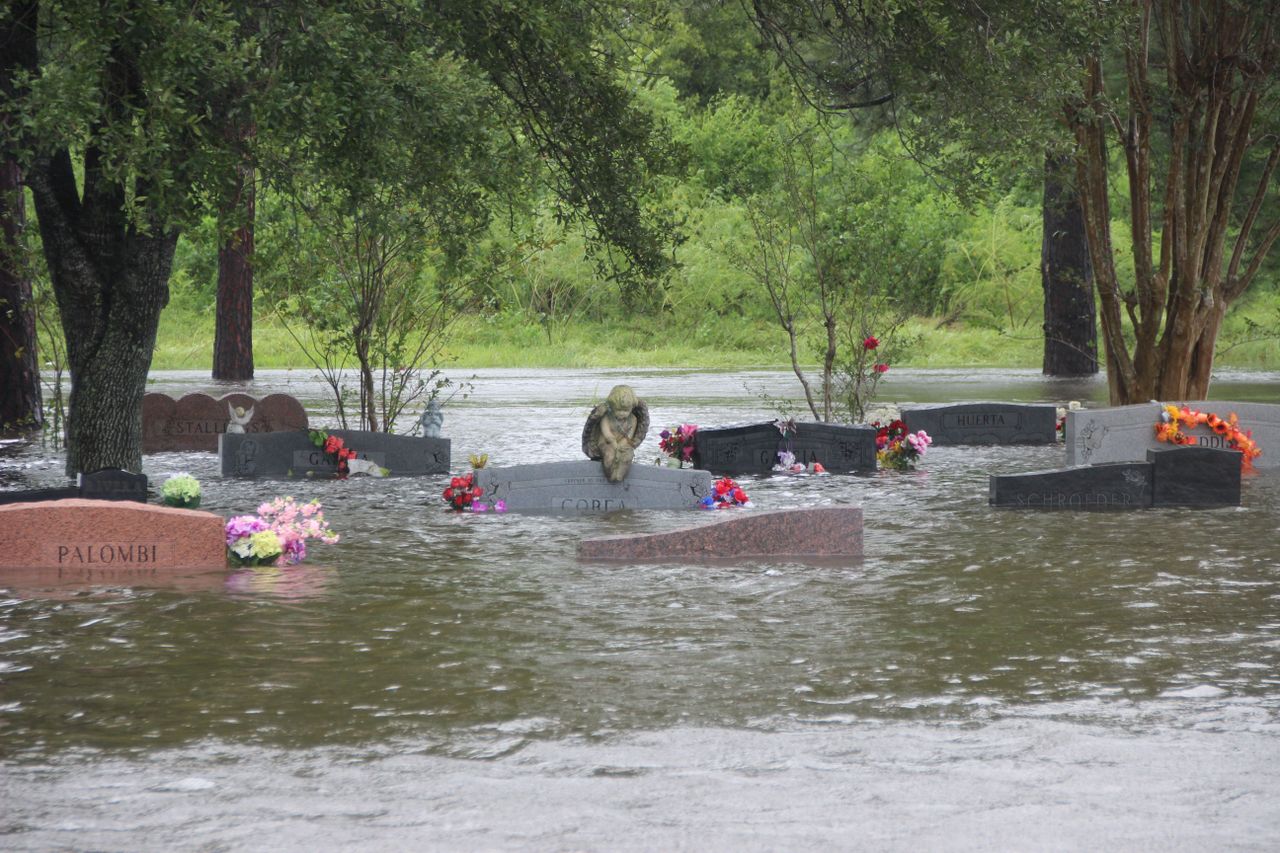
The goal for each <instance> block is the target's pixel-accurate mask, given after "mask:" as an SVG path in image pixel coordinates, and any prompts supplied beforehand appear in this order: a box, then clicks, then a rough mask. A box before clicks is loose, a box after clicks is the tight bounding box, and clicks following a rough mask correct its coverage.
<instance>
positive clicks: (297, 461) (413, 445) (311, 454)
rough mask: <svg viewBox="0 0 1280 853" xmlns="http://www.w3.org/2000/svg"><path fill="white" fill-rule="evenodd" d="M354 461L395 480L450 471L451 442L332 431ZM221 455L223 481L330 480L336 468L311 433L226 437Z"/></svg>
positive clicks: (360, 432)
mask: <svg viewBox="0 0 1280 853" xmlns="http://www.w3.org/2000/svg"><path fill="white" fill-rule="evenodd" d="M328 433H329V435H336V436H338V437H339V438H341V439H342V440H343V442H344V443H345V444H346V446H347V447H348V448H350V449H352V450H354V451H355V452H356V458H358V459H367V460H369V461H370V462H372V463H374V464H375V465H377V466H378V467H380V468H386V469H388V470H389V471H390V473H391V476H393V477H397V476H399V477H415V476H424V475H428V474H447V473H448V472H449V456H450V439H447V438H418V437H414V436H409V435H393V434H391V433H384V432H367V431H364V430H347V429H334V430H329V431H328ZM218 456H219V461H220V462H221V463H222V476H224V477H294V478H297V477H332V476H334V475H335V474H337V470H338V469H337V466H336V465H335V464H334V463H333V462H332V461H330V459H329V456H328V454H326V453H324V451H322V450H321V449H320V448H319V447H316V446H315V444H314V443H313V442H312V441H311V436H310V434H309V433H307V432H269V433H255V434H248V433H244V434H237V433H223V434H222V435H221V436H219V439H218Z"/></svg>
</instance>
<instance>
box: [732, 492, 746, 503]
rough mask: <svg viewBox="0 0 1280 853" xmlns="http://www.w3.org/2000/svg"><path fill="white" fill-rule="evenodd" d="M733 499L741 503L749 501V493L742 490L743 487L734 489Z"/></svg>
mask: <svg viewBox="0 0 1280 853" xmlns="http://www.w3.org/2000/svg"><path fill="white" fill-rule="evenodd" d="M733 499H734V500H735V501H737V502H738V503H740V504H744V503H746V502H747V493H746V492H744V491H742V489H734V490H733Z"/></svg>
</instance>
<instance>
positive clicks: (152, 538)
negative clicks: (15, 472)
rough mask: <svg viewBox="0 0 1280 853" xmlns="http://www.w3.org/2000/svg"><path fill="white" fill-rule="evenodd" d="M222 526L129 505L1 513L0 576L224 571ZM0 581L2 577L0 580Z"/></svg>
mask: <svg viewBox="0 0 1280 853" xmlns="http://www.w3.org/2000/svg"><path fill="white" fill-rule="evenodd" d="M226 561H227V545H226V534H225V530H224V521H223V518H222V517H221V516H219V515H215V514H213V513H210V512H201V511H199V510H191V509H175V508H173V507H167V506H157V505H154V504H140V503H136V502H134V501H101V500H87V499H84V498H68V499H64V500H58V501H47V502H41V503H17V504H7V505H4V506H0V570H3V569H4V568H14V569H56V570H59V572H60V574H59V575H58V577H59V578H62V579H66V578H67V577H69V576H70V575H68V574H67V573H73V572H80V573H82V574H83V575H84V577H85V578H86V579H91V578H92V577H93V573H95V572H96V573H98V574H99V576H101V573H103V572H108V571H109V572H113V573H115V574H116V576H118V577H124V576H125V573H128V572H135V573H136V572H142V573H150V572H154V571H157V570H167V569H182V568H192V569H204V568H217V567H225V566H226ZM2 576H3V575H2V574H0V577H2Z"/></svg>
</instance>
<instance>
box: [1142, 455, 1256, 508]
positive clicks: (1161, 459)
mask: <svg viewBox="0 0 1280 853" xmlns="http://www.w3.org/2000/svg"><path fill="white" fill-rule="evenodd" d="M1147 461H1148V462H1150V463H1151V465H1152V467H1153V470H1152V484H1153V489H1154V491H1153V493H1152V505H1153V506H1239V505H1240V451H1239V450H1217V449H1215V448H1212V447H1191V446H1184V447H1171V448H1168V449H1167V450H1148V451H1147Z"/></svg>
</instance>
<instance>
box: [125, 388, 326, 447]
mask: <svg viewBox="0 0 1280 853" xmlns="http://www.w3.org/2000/svg"><path fill="white" fill-rule="evenodd" d="M237 407H239V408H241V409H244V411H245V412H246V414H247V413H249V412H250V411H252V414H253V417H252V418H250V419H249V421H248V423H247V424H245V425H244V431H245V433H247V434H260V433H268V432H291V431H296V430H305V429H306V428H307V412H306V410H305V409H303V408H302V404H301V403H299V402H298V401H297V400H296V399H294V398H293V397H290V396H289V395H288V394H268V395H267V396H266V397H263V398H262V399H261V400H255V399H254V398H253V397H250V396H249V395H248V394H240V393H234V394H227V395H226V396H224V397H222V398H220V399H218V400H215V399H213V398H212V397H210V396H209V395H208V394H187V395H186V396H184V397H183V398H182V399H180V400H174V399H173V398H172V397H170V396H168V395H167V394H147V395H146V396H145V397H143V398H142V452H143V453H159V452H162V451H169V450H208V451H214V450H217V449H218V436H219V435H221V434H222V433H224V432H226V431H227V426H228V424H230V423H231V416H232V413H233V412H234V411H235V409H236V408H237Z"/></svg>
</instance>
